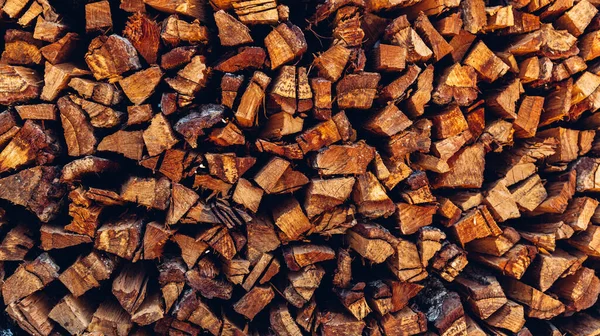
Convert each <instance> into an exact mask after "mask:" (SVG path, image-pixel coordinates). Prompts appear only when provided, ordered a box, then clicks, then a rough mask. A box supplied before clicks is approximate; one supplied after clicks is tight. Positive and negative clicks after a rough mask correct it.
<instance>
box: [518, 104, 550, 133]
mask: <svg viewBox="0 0 600 336" xmlns="http://www.w3.org/2000/svg"><path fill="white" fill-rule="evenodd" d="M543 108H544V97H539V96H524V97H523V100H522V101H521V104H520V105H519V110H518V112H517V117H516V119H515V122H514V123H513V127H514V129H515V137H517V138H532V137H534V136H535V135H536V132H537V127H538V124H539V121H540V116H541V114H542V109H543Z"/></svg>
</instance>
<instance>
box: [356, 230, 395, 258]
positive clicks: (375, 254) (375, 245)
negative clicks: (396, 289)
mask: <svg viewBox="0 0 600 336" xmlns="http://www.w3.org/2000/svg"><path fill="white" fill-rule="evenodd" d="M346 236H347V238H348V245H349V246H350V247H351V248H352V249H353V250H354V251H356V252H357V253H358V254H360V255H361V256H362V257H364V258H366V259H369V260H370V261H372V262H374V263H376V264H380V263H382V262H384V261H386V259H387V258H388V257H389V256H391V255H392V254H394V249H393V248H392V246H394V245H396V243H397V240H396V238H395V237H394V236H393V235H392V234H391V233H390V232H389V231H388V230H386V229H385V228H383V227H382V226H379V225H377V224H358V225H356V226H354V227H353V228H352V229H351V230H348V233H347V234H346Z"/></svg>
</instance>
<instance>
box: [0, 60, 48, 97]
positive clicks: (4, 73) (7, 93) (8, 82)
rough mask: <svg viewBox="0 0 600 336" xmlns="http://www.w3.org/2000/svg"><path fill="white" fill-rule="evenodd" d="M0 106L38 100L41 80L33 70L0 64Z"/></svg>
mask: <svg viewBox="0 0 600 336" xmlns="http://www.w3.org/2000/svg"><path fill="white" fill-rule="evenodd" d="M0 80H1V83H2V87H1V88H0V104H3V105H12V104H14V103H19V102H26V101H28V100H31V99H35V98H38V97H39V96H40V93H41V91H42V86H41V82H42V80H41V78H40V77H39V75H38V74H37V73H36V72H35V70H32V69H29V68H25V67H21V66H11V65H7V64H0Z"/></svg>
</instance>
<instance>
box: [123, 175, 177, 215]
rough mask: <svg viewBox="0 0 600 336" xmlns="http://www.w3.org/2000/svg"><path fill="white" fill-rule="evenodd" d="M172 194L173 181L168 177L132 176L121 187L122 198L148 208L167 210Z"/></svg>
mask: <svg viewBox="0 0 600 336" xmlns="http://www.w3.org/2000/svg"><path fill="white" fill-rule="evenodd" d="M170 195H171V183H170V182H169V180H168V179H166V178H164V177H163V178H160V179H154V178H147V179H145V178H139V177H131V178H129V180H128V181H127V182H125V183H124V184H123V187H122V188H121V198H122V199H123V200H125V201H129V202H135V203H138V204H140V205H143V206H146V207H148V208H154V209H160V210H166V209H167V206H168V205H169V197H170Z"/></svg>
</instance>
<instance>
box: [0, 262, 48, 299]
mask: <svg viewBox="0 0 600 336" xmlns="http://www.w3.org/2000/svg"><path fill="white" fill-rule="evenodd" d="M58 271H59V267H58V265H57V264H56V263H55V262H54V260H53V259H52V258H51V257H50V256H49V255H48V253H46V252H44V253H42V254H40V255H39V256H38V257H37V258H36V259H35V260H33V261H30V262H26V263H23V264H21V265H19V267H18V268H17V270H16V271H15V272H14V273H13V274H12V275H11V276H10V277H8V278H7V279H6V280H5V281H4V284H3V285H2V297H3V299H4V304H5V305H10V304H12V303H15V302H17V301H19V300H21V299H22V298H24V297H26V296H29V295H30V294H33V293H34V292H36V291H38V290H40V289H42V288H44V287H45V286H46V285H48V284H49V283H50V282H52V281H54V280H55V279H56V278H57V277H58Z"/></svg>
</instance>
